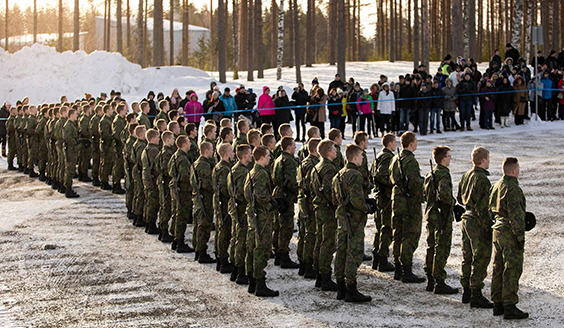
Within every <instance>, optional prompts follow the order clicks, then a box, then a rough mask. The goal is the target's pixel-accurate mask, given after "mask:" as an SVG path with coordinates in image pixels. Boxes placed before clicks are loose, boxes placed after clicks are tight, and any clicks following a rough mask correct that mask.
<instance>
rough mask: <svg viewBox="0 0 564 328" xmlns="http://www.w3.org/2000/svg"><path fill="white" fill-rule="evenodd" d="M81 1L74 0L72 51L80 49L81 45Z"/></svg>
mask: <svg viewBox="0 0 564 328" xmlns="http://www.w3.org/2000/svg"><path fill="white" fill-rule="evenodd" d="M79 38H80V3H79V0H74V22H73V33H72V51H78V47H79V46H80V45H79V43H80V41H79V40H80V39H79Z"/></svg>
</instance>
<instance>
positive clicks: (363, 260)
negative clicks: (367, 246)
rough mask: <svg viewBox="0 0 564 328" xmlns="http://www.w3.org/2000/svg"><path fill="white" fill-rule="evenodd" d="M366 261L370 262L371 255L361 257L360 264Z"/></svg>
mask: <svg viewBox="0 0 564 328" xmlns="http://www.w3.org/2000/svg"><path fill="white" fill-rule="evenodd" d="M366 261H372V255H370V254H364V255H362V262H366Z"/></svg>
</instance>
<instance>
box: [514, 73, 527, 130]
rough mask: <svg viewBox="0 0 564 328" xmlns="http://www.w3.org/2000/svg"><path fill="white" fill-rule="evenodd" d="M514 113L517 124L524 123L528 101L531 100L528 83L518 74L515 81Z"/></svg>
mask: <svg viewBox="0 0 564 328" xmlns="http://www.w3.org/2000/svg"><path fill="white" fill-rule="evenodd" d="M513 90H514V91H516V92H515V93H514V94H513V115H514V116H515V125H521V124H523V121H524V119H525V116H526V115H527V103H528V102H529V93H528V92H527V85H526V84H525V79H524V78H523V77H522V76H517V77H516V78H515V82H514V83H513Z"/></svg>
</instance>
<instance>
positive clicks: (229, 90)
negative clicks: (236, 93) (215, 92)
mask: <svg viewBox="0 0 564 328" xmlns="http://www.w3.org/2000/svg"><path fill="white" fill-rule="evenodd" d="M223 91H224V92H231V89H229V87H226V88H225V89H223Z"/></svg>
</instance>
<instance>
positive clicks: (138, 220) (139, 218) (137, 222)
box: [133, 215, 147, 228]
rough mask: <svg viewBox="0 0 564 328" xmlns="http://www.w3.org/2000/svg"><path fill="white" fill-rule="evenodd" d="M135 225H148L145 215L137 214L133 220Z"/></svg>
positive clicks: (141, 226)
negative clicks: (144, 218)
mask: <svg viewBox="0 0 564 328" xmlns="http://www.w3.org/2000/svg"><path fill="white" fill-rule="evenodd" d="M133 225H134V226H136V227H138V228H143V227H145V226H147V223H146V222H145V220H143V215H135V220H133Z"/></svg>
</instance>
